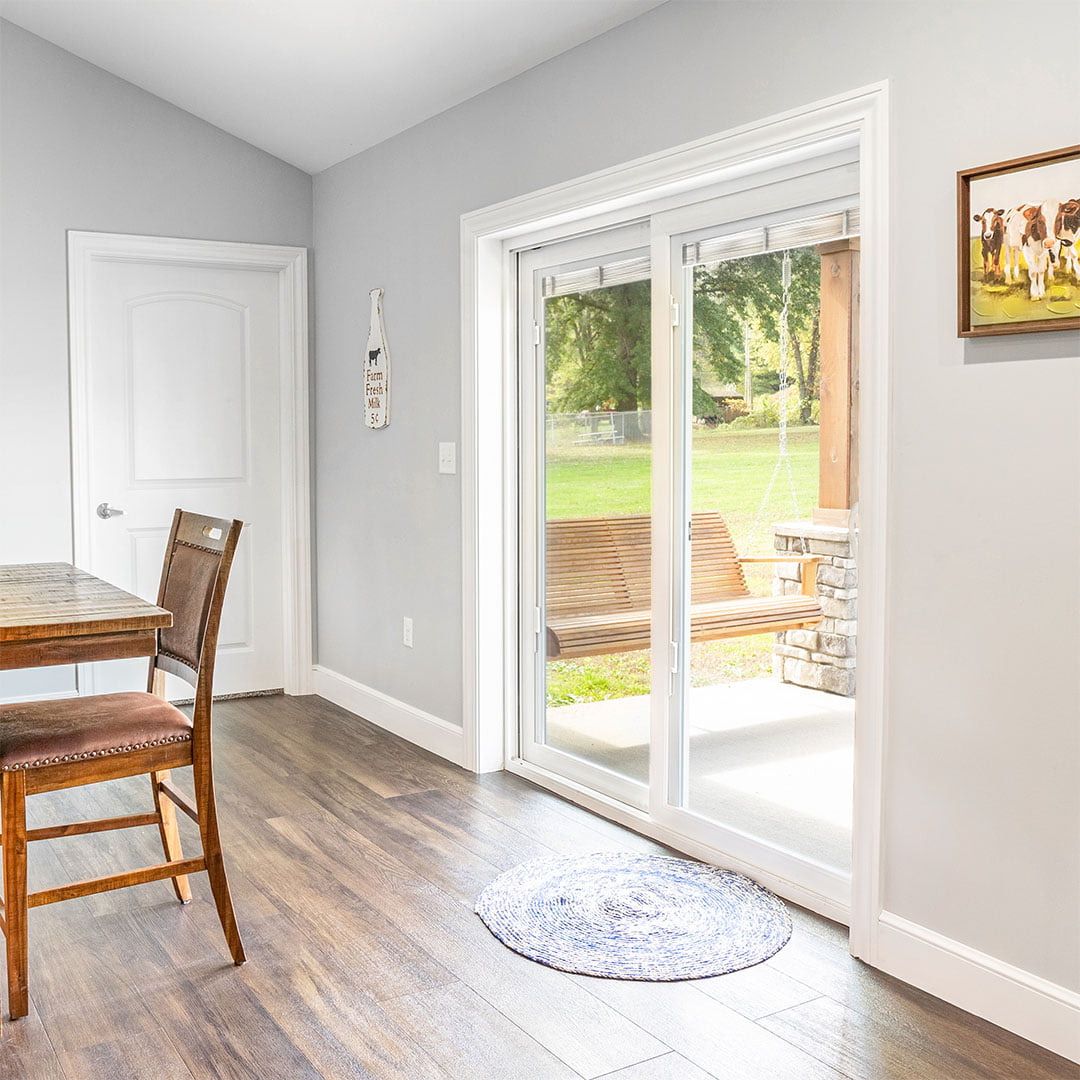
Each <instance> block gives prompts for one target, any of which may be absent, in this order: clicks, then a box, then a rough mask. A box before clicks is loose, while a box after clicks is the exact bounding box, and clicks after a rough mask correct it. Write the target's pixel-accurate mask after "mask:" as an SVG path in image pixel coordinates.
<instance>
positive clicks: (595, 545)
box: [546, 511, 822, 659]
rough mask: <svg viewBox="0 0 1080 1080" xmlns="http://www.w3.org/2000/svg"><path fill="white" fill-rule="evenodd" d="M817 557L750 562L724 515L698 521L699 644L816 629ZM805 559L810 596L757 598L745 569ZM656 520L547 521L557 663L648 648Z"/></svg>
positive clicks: (551, 649)
mask: <svg viewBox="0 0 1080 1080" xmlns="http://www.w3.org/2000/svg"><path fill="white" fill-rule="evenodd" d="M820 561H821V560H820V557H819V556H817V555H790V554H786V553H785V554H780V555H776V556H755V557H740V555H739V554H738V552H737V551H736V550H735V544H734V543H733V542H732V539H731V534H730V533H729V532H728V528H727V525H726V524H725V523H724V519H723V517H721V515H720V514H719V513H717V512H716V511H709V512H703V513H697V514H694V515H692V521H691V533H690V563H691V595H690V639H691V640H692V641H717V640H720V639H723V638H731V637H743V636H745V635H747V634H765V633H772V632H774V631H781V630H797V629H802V628H806V627H811V626H816V625H817V624H818V623H819V622H820V621H821V618H822V610H821V604H820V603H819V602H818V599H817V597H816V596H815V595H814V593H815V585H816V580H817V564H818V563H819V562H820ZM758 562H766V563H776V562H788V563H791V562H795V563H800V564H801V566H802V575H801V577H802V591H801V592H800V593H798V594H796V595H787V596H755V595H753V594H752V593H751V592H750V590H749V589H748V588H747V585H746V576H745V575H744V573H743V564H744V563H758ZM651 567H652V520H651V518H650V516H649V515H648V514H630V515H625V516H619V517H594V518H568V519H563V520H552V521H548V523H547V583H546V597H547V631H548V632H547V653H548V658H549V659H556V658H567V657H574V656H598V655H602V654H606V653H616V652H628V651H630V650H632V649H647V648H648V647H649V644H650V622H651V608H652V604H651V593H652V584H651V580H650V577H651Z"/></svg>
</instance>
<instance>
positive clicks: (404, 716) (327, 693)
mask: <svg viewBox="0 0 1080 1080" xmlns="http://www.w3.org/2000/svg"><path fill="white" fill-rule="evenodd" d="M311 670H312V683H313V687H314V692H315V693H316V694H318V696H319V697H323V698H326V700H327V701H332V702H333V703H334V704H335V705H340V706H341V707H342V708H343V709H348V710H349V712H352V713H356V715H357V716H360V717H363V719H365V720H367V721H369V722H370V723H372V724H374V725H375V726H376V727H381V728H383V729H384V730H385V731H389V732H390V733H391V734H393V735H398V736H400V737H401V738H403V739H408V741H409V742H411V743H415V744H416V745H417V746H419V747H422V748H423V749H424V750H430V751H431V752H432V753H433V754H438V755H439V757H441V758H445V759H446V760H447V761H450V762H452V763H453V764H455V765H462V764H464V762H465V737H464V734H463V732H462V730H461V728H459V727H456V726H455V725H454V724H451V723H450V722H449V721H448V720H443V719H441V718H440V717H438V716H433V715H432V714H431V713H428V712H424V710H423V709H418V708H416V706H414V705H408V704H406V703H405V702H404V701H399V700H398V699H397V698H393V697H391V696H390V695H389V694H384V693H383V692H382V691H381V690H375V689H373V688H372V687H370V686H365V685H364V684H363V683H358V682H356V680H355V679H350V678H349V677H348V676H346V675H341V674H339V673H338V672H336V671H331V670H330V669H329V668H325V667H322V666H321V665H319V664H316V665H314V667H313V668H312V669H311Z"/></svg>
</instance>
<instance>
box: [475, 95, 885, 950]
mask: <svg viewBox="0 0 1080 1080" xmlns="http://www.w3.org/2000/svg"><path fill="white" fill-rule="evenodd" d="M888 114H889V102H888V84H887V83H877V84H874V85H872V86H869V87H864V88H861V89H858V90H855V91H852V92H850V93H847V94H843V95H839V96H837V97H834V98H830V99H828V100H826V101H820V102H816V103H814V104H812V105H809V106H806V107H804V108H802V109H798V110H794V111H791V112H788V113H784V114H782V115H779V116H775V117H770V118H768V119H766V120H763V121H760V122H757V123H753V124H749V125H746V126H743V127H740V128H736V129H733V130H731V131H728V132H724V133H721V134H720V135H717V136H713V137H710V138H707V139H702V140H699V141H697V142H694V143H690V144H688V145H686V146H682V147H678V148H675V149H673V150H670V151H666V152H663V153H660V154H655V155H652V156H650V157H646V158H642V159H639V160H637V161H634V162H630V163H628V164H626V165H623V166H619V167H616V168H613V169H609V170H606V171H604V172H601V173H596V174H593V175H591V176H587V177H583V178H581V179H578V180H574V181H571V182H569V183H565V184H561V185H558V186H556V187H553V188H548V189H546V190H544V191H540V192H536V193H534V194H531V195H527V196H524V197H521V198H517V199H513V200H511V201H509V202H505V203H501V204H498V205H496V206H492V207H488V208H486V209H483V210H479V211H476V212H474V213H471V214H467V215H465V216H463V218H462V222H461V257H462V265H461V270H462V275H461V281H462V450H463V454H462V457H463V469H462V559H463V565H462V607H463V729H464V730H463V735H464V744H465V745H464V751H465V753H464V763H465V765H466V767H468V768H473V769H475V770H477V771H490V770H497V769H502V768H504V767H506V766H507V765H509V764H510V763H511V762H512V761H513V757H514V746H513V742H512V736H510V735H509V734H508V727H507V724H506V719H507V718H508V717H510V716H516V713H517V707H518V703H517V687H518V678H517V652H518V650H517V633H516V627H517V612H516V610H515V608H514V605H515V603H516V592H517V590H516V565H515V554H516V551H517V543H518V538H517V524H516V512H517V511H516V507H517V494H518V493H517V476H516V470H515V469H514V468H512V467H508V463H513V462H515V461H516V453H515V451H514V446H513V438H514V430H513V429H514V424H513V423H510V422H508V421H509V420H510V419H511V418H513V417H514V416H515V411H514V410H515V408H516V400H515V399H516V385H515V383H516V380H515V378H514V375H513V372H512V371H511V370H508V369H509V368H512V367H513V366H514V364H515V359H514V358H515V356H516V353H515V345H516V341H515V320H514V300H515V297H514V274H513V262H514V260H513V258H512V256H511V250H512V248H513V247H514V246H515V241H516V242H517V244H518V245H519V246H520V242H521V238H522V237H524V236H526V235H527V236H528V237H529V238H530V240H531V241H534V242H541V241H542V240H543V238H544V236H545V235H547V236H549V237H550V238H555V237H561V236H566V235H568V233H569V232H571V231H572V229H573V228H574V227H575V225H577V226H579V227H583V226H582V223H584V222H586V221H587V222H588V227H601V226H603V225H605V224H615V223H616V222H621V221H626V220H628V219H632V216H633V208H634V207H636V206H640V204H641V203H642V202H643V201H645V200H648V201H649V203H650V206H651V208H652V209H653V210H659V209H663V208H664V205H665V202H666V203H667V205H668V206H669V207H674V206H676V205H678V204H679V203H681V202H686V201H689V198H691V197H688V195H687V193H688V192H690V191H693V192H694V193H695V194H694V195H693V196H692V198H693V199H695V200H696V199H699V198H705V197H707V193H708V192H709V190H710V189H722V188H724V187H725V186H728V187H731V186H732V185H737V184H738V182H739V178H740V177H745V176H746V175H747V174H754V173H760V172H761V170H762V169H763V168H767V167H776V166H781V165H782V164H783V163H784V161H785V160H790V159H792V158H797V157H798V156H799V155H800V152H802V153H805V148H806V147H807V146H809V145H811V144H819V145H820V144H821V143H822V142H823V141H824V140H827V139H828V138H830V137H831V136H836V137H838V138H843V137H850V135H851V134H852V133H855V134H857V136H858V139H859V161H860V185H859V186H860V207H861V216H862V227H861V233H862V240H861V265H860V280H861V326H860V339H861V341H862V355H863V357H864V358H865V359H864V363H863V365H862V366H861V370H860V424H859V430H860V431H861V432H862V433H863V438H862V441H861V446H860V474H861V480H862V484H861V487H862V489H863V491H864V492H865V495H864V497H863V498H862V499H861V505H860V515H859V516H860V534H861V535H860V550H859V585H860V588H859V605H860V614H859V681H858V689H857V694H856V713H857V715H858V717H859V722H858V724H857V731H856V738H855V792H854V836H853V849H854V850H853V867H852V883H851V886H852V900H851V910H850V927H851V951H852V953H853V954H854V955H856V956H858V957H861V958H862V959H864V960H866V961H868V962H869V963H871V964H874V963H876V961H877V955H878V945H877V942H878V931H879V917H880V914H881V910H882V904H881V893H882V881H881V873H882V855H881V844H882V833H883V822H882V806H883V800H882V785H883V777H884V754H885V743H886V731H887V706H888V695H887V681H886V672H887V655H888V634H887V620H886V598H887V593H886V581H887V577H886V574H887V539H888V538H887V532H886V525H887V507H888V496H887V484H888V478H889V442H890V423H889V421H890V415H889V413H890V409H889V401H890V371H891V358H890V347H891V345H890V334H889V132H888ZM744 186H751V185H750V184H745V185H744ZM699 193H703V194H699ZM549 779H551V778H549ZM552 786H553V787H555V788H556V790H560V789H561V790H562V792H563V793H564V794H566V795H567V796H568V797H570V798H573V799H576V800H577V801H580V802H581V803H582V804H584V805H589V806H593V807H595V808H598V809H600V808H603V810H604V812H606V813H608V814H609V815H610V816H612V817H613V818H615V819H616V820H620V821H623V822H624V823H626V824H629V825H631V827H633V828H637V829H639V830H640V831H645V832H650V831H652V827H651V824H650V821H649V819H648V817H647V816H646V815H644V814H641V813H640V812H638V811H634V810H632V809H631V808H628V807H625V806H622V805H621V804H617V803H615V802H614V801H613V800H605V799H603V798H597V797H595V796H593V795H591V794H590V793H588V792H585V791H582V790H575V787H574V785H573V784H565V783H564V784H562V785H561V786H560V785H558V784H557V783H553V784H552ZM680 846H684V847H685V849H686V850H688V851H690V852H691V853H692V854H698V853H699V852H700V853H701V854H704V855H706V856H709V855H711V854H712V853H709V852H705V851H703V850H701V848H700V845H695V844H692V843H687V844H685V845H680ZM728 861H731V860H728ZM766 883H768V881H766ZM780 884H782V883H780Z"/></svg>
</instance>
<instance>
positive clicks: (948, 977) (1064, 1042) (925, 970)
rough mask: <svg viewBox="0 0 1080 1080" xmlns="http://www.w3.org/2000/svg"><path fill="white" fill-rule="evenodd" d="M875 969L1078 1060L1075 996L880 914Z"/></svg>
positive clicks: (1079, 1005)
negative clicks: (878, 968)
mask: <svg viewBox="0 0 1080 1080" xmlns="http://www.w3.org/2000/svg"><path fill="white" fill-rule="evenodd" d="M877 945H878V947H877V953H876V959H877V964H876V966H877V967H880V968H881V970H882V971H885V972H888V974H890V975H895V976H896V977H897V978H898V979H903V980H904V982H907V983H911V984H912V985H913V986H917V987H919V989H921V990H926V991H928V992H929V993H931V994H933V995H934V996H935V997H939V998H942V999H943V1000H945V1001H948V1002H950V1003H951V1004H953V1005H956V1006H957V1007H959V1008H961V1009H965V1010H966V1011H967V1012H971V1013H974V1014H975V1015H976V1016H981V1017H982V1018H983V1019H985V1020H989V1021H990V1022H991V1023H994V1024H997V1025H998V1026H999V1027H1003V1028H1005V1029H1006V1030H1008V1031H1012V1032H1014V1033H1015V1034H1017V1035H1020V1036H1021V1037H1022V1038H1025V1039H1029V1040H1030V1041H1031V1042H1034V1043H1038V1044H1039V1045H1040V1046H1045V1047H1046V1048H1047V1049H1048V1050H1052V1051H1053V1052H1054V1053H1055V1054H1060V1055H1061V1056H1062V1057H1065V1058H1068V1059H1069V1060H1070V1061H1076V1062H1080V993H1077V992H1076V991H1075V990H1069V989H1068V988H1066V987H1064V986H1058V985H1057V984H1056V983H1052V982H1049V981H1048V980H1046V979H1042V978H1040V977H1039V976H1037V975H1032V974H1031V972H1029V971H1025V970H1023V968H1018V967H1014V966H1013V965H1012V964H1007V963H1005V962H1004V961H1002V960H998V959H997V958H996V957H993V956H988V955H987V954H986V953H982V952H979V951H978V950H977V949H972V948H971V947H970V946H968V945H963V944H961V943H960V942H959V941H953V940H952V939H951V938H947V937H945V936H943V935H942V934H938V933H936V932H935V931H933V930H928V929H927V928H926V927H925V926H920V925H918V924H917V923H913V922H909V921H908V920H907V919H902V918H901V917H900V916H899V915H894V914H893V913H892V912H889V911H883V912H882V913H881V919H880V923H879V927H878V943H877Z"/></svg>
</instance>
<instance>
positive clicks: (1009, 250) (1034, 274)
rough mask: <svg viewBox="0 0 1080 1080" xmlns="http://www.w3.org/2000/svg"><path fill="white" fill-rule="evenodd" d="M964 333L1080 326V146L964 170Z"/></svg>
mask: <svg viewBox="0 0 1080 1080" xmlns="http://www.w3.org/2000/svg"><path fill="white" fill-rule="evenodd" d="M956 188H957V208H958V213H957V217H958V223H957V226H958V257H957V268H958V274H957V276H958V314H959V335H960V337H985V336H988V335H991V334H1023V333H1034V332H1040V331H1046V330H1077V329H1080V250H1078V249H1080V235H1078V234H1080V146H1068V147H1065V148H1064V149H1062V150H1053V151H1051V152H1050V153H1046V154H1032V155H1031V156H1030V157H1024V158H1015V159H1014V160H1012V161H999V162H997V163H996V164H994V165H983V166H982V167H981V168H978V169H965V170H964V171H963V172H959V173H957V174H956Z"/></svg>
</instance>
